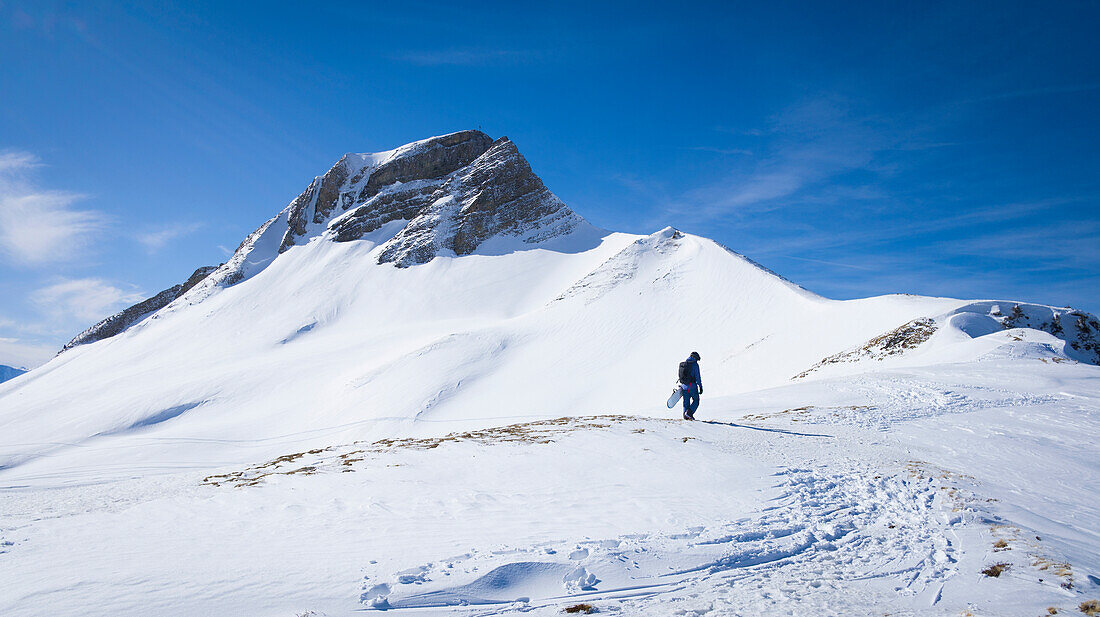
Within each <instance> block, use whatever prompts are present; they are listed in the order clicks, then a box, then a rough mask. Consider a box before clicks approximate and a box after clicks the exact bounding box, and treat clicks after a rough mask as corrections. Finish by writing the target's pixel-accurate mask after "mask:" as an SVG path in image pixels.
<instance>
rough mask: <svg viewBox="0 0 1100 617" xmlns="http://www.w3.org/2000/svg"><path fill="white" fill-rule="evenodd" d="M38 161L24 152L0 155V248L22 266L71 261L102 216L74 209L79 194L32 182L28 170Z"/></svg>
mask: <svg viewBox="0 0 1100 617" xmlns="http://www.w3.org/2000/svg"><path fill="white" fill-rule="evenodd" d="M38 165H39V161H38V159H37V157H35V156H34V155H32V154H30V153H27V152H19V151H7V152H3V153H0V251H2V252H4V253H5V254H7V256H8V257H9V258H10V259H11V261H12V262H15V263H21V264H25V265H39V264H46V263H56V262H64V261H71V260H73V259H75V258H76V257H79V256H80V255H82V254H84V252H85V251H86V250H87V249H88V247H89V245H90V244H91V242H92V239H93V237H94V235H95V234H96V233H98V232H100V231H102V230H103V228H104V227H105V225H106V221H107V217H106V216H105V215H103V214H102V213H100V212H97V211H95V210H81V209H77V208H74V207H73V205H74V204H75V203H76V202H78V201H80V200H81V199H82V198H83V196H82V195H79V194H77V193H70V192H66V191H57V190H49V189H43V188H40V187H38V186H35V185H34V184H33V183H32V182H31V181H30V180H29V178H28V174H29V172H30V170H31V169H33V168H34V167H36V166H38Z"/></svg>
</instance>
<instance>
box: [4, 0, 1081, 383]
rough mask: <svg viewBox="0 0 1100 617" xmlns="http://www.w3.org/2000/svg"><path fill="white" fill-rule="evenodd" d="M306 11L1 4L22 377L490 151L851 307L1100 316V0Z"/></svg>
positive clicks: (629, 218) (7, 200)
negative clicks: (400, 161)
mask: <svg viewBox="0 0 1100 617" xmlns="http://www.w3.org/2000/svg"><path fill="white" fill-rule="evenodd" d="M310 4H311V5H314V4H315V6H306V3H281V2H179V3H174V2H140V3H132V4H131V3H106V2H96V3H91V2H89V3H79V2H50V1H35V2H11V1H10V0H0V364H3V363H8V364H28V365H30V364H35V363H37V362H40V361H42V360H44V359H46V358H48V357H49V356H50V355H52V353H53V351H54V350H56V349H57V347H59V346H60V345H61V344H62V343H64V342H65V341H67V340H68V339H69V338H71V337H72V336H73V335H74V334H76V333H77V332H78V331H80V330H81V329H83V328H84V327H86V326H88V325H90V324H91V323H94V322H95V321H96V320H98V319H99V318H101V317H104V316H106V315H108V314H110V313H112V312H113V311H114V310H117V309H118V308H120V307H122V306H125V305H127V304H129V303H132V302H133V301H135V300H137V299H140V298H143V297H146V296H148V295H151V294H153V293H156V292H157V291H159V290H161V289H163V288H166V287H169V286H171V285H172V284H175V283H177V282H180V281H182V280H183V279H184V278H186V277H187V275H189V274H190V273H191V271H192V270H193V269H194V268H196V267H198V266H201V265H207V264H216V263H219V262H221V261H223V260H224V259H225V256H226V252H227V251H229V250H231V249H233V248H235V247H236V246H237V244H238V243H239V242H240V241H241V239H243V237H244V236H245V235H246V234H248V233H249V232H250V231H252V230H253V229H254V228H255V227H257V226H258V225H259V224H260V223H262V222H263V221H264V220H266V219H267V218H269V217H270V216H271V215H273V214H274V213H275V212H277V211H278V210H280V209H281V208H282V207H283V206H284V205H285V204H286V203H287V202H289V201H290V200H291V199H292V198H293V197H294V196H295V195H297V194H298V193H299V192H300V191H301V190H302V189H303V188H304V187H305V186H306V185H307V184H308V183H309V181H310V179H311V178H312V177H313V176H314V175H317V174H320V173H323V172H324V171H325V170H326V169H327V168H328V167H329V166H331V165H332V163H334V162H335V161H336V160H337V159H338V158H339V157H340V156H341V155H342V154H343V153H344V152H348V151H356V152H368V151H379V150H388V149H391V148H393V147H395V146H398V145H400V144H403V143H406V142H409V141H413V140H416V139H420V138H423V137H427V136H430V135H437V134H441V133H447V132H451V131H455V130H461V129H465V128H477V127H481V128H482V129H483V130H484V131H486V132H487V133H489V134H490V135H492V136H494V137H496V136H500V135H508V136H509V137H510V138H512V140H513V141H515V142H516V143H517V145H518V146H519V147H520V150H521V151H522V152H523V153H524V154H525V155H526V156H527V158H528V160H529V161H530V162H531V164H532V166H533V167H534V169H535V171H536V172H537V173H538V174H539V175H540V176H541V177H542V178H543V179H544V181H545V182H546V183H547V185H548V186H549V187H550V188H551V189H552V190H553V191H554V192H555V193H557V194H558V196H560V197H561V198H562V199H564V200H565V202H566V203H568V204H569V205H570V206H572V207H573V208H574V209H575V210H577V211H578V212H579V213H580V214H582V215H583V216H585V217H586V218H588V219H589V220H591V221H592V222H594V223H596V224H598V225H600V226H602V227H605V228H609V229H615V230H620V231H629V232H635V233H650V232H652V231H655V230H657V229H660V228H662V227H664V226H666V225H673V226H675V227H678V228H680V229H682V230H684V231H688V232H691V233H697V234H700V235H704V236H708V237H712V238H714V239H717V240H719V241H721V242H723V243H724V244H726V245H728V246H730V247H731V248H733V249H735V250H737V251H740V252H742V253H744V254H746V255H748V256H749V257H751V258H753V259H755V260H757V261H759V262H761V263H763V264H764V265H766V266H768V267H769V268H771V269H773V270H775V271H777V272H779V273H780V274H782V275H784V276H786V277H787V278H790V279H792V280H794V281H795V282H797V283H799V284H801V285H803V286H805V287H807V288H809V289H811V290H813V291H816V292H818V293H821V294H823V295H826V296H829V297H834V298H853V297H861V296H868V295H877V294H883V293H894V292H909V293H919V294H928V295H947V296H957V297H973V298H999V299H1018V300H1028V301H1037V302H1042V303H1046V304H1055V305H1073V306H1076V307H1079V308H1083V309H1085V310H1088V311H1091V312H1094V313H1095V312H1100V241H1098V238H1100V207H1098V206H1100V154H1098V149H1097V145H1096V144H1097V143H1098V141H1100V139H1098V138H1100V120H1098V119H1097V113H1096V110H1097V109H1100V48H1098V43H1097V42H1096V40H1097V39H1096V37H1095V32H1096V28H1097V25H1098V24H1100V5H1097V4H1096V3H1074V2H1064V3H1030V4H1020V3H1014V2H989V3H982V2H963V3H960V2H950V3H932V2H927V3H925V2H916V3H881V2H867V3H854V2H853V3H839V4H831V3H818V2H805V3H800V2H791V3H754V4H744V5H738V4H731V3H714V4H706V3H703V4H678V3H671V4H670V3H662V4H645V3H636V2H631V3H623V4H617V5H616V4H600V3H592V2H585V3H575V4H574V3H544V4H545V6H542V7H534V8H533V7H529V6H522V5H524V4H527V3H514V2H511V3H501V4H498V5H495V6H488V5H487V6H486V7H485V8H481V9H478V10H469V9H463V8H459V7H457V6H455V3H439V4H436V3H418V2H401V3H393V2H387V3H347V4H339V3H310ZM764 4H766V5H767V6H763V5H764ZM701 301H705V299H701Z"/></svg>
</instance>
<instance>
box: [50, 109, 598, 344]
mask: <svg viewBox="0 0 1100 617" xmlns="http://www.w3.org/2000/svg"><path fill="white" fill-rule="evenodd" d="M395 222H401V223H403V225H401V226H400V228H399V229H398V231H397V232H396V234H395V235H393V236H392V237H388V238H385V239H384V243H383V244H382V246H381V250H380V251H378V252H377V259H378V263H380V264H393V265H395V266H397V267H399V268H404V267H410V266H415V265H418V264H423V263H427V262H429V261H431V260H432V259H434V258H435V257H437V256H440V255H450V256H463V255H470V254H472V253H475V252H476V251H477V250H478V249H479V248H480V247H482V246H483V245H485V243H486V242H487V241H489V240H490V239H494V238H499V239H501V240H503V241H504V243H505V244H506V245H510V246H513V247H517V248H519V247H523V246H531V247H534V246H537V245H539V244H540V243H543V242H546V241H550V240H554V239H557V238H563V237H565V236H570V235H571V234H578V235H580V234H586V235H588V236H592V237H593V238H594V237H596V236H597V235H600V234H601V232H600V230H598V229H596V228H595V227H592V226H591V225H589V224H588V222H586V221H585V220H584V219H583V218H581V217H580V216H578V215H577V214H576V213H574V212H573V211H572V210H570V209H569V208H568V207H567V206H566V205H565V204H564V203H563V202H562V201H561V200H560V199H558V198H557V197H556V196H555V195H554V194H553V193H551V192H550V190H549V189H547V188H546V186H545V185H544V184H543V183H542V180H541V179H539V177H538V176H537V175H535V173H534V172H533V171H532V170H531V166H530V165H529V164H528V163H527V160H526V159H525V158H524V157H523V155H522V154H520V152H519V150H518V149H517V148H516V146H515V144H514V143H512V142H511V140H509V139H508V138H507V137H501V138H499V139H496V140H494V139H492V138H491V137H489V136H488V135H486V134H485V133H482V132H481V131H460V132H458V133H451V134H449V135H442V136H439V137H432V138H430V139H425V140H422V141H417V142H413V143H411V144H407V145H405V146H402V147H400V148H397V149H396V150H391V151H389V152H381V153H377V154H353V153H349V154H345V155H344V156H343V157H342V158H341V159H340V160H339V161H337V163H336V164H335V165H333V166H332V168H331V169H329V170H328V171H327V172H325V174H324V175H322V176H318V177H316V178H314V179H313V181H312V182H311V183H310V184H309V186H308V187H306V189H305V190H304V191H302V193H301V194H300V195H298V196H297V197H295V198H294V200H293V201H291V202H290V204H289V205H288V206H287V207H286V208H285V209H284V210H283V211H282V212H280V213H279V214H278V215H276V216H275V217H274V218H272V219H271V220H269V221H267V222H266V223H264V224H263V225H261V226H260V227H259V228H258V229H257V230H256V231H254V232H252V234H250V235H249V236H248V237H247V238H245V240H244V241H243V242H242V243H241V245H240V246H239V247H238V248H237V250H236V251H235V252H234V254H233V256H232V257H230V259H229V260H228V261H227V262H226V263H225V264H222V265H221V266H219V267H217V268H201V269H199V270H197V271H196V272H195V274H194V275H192V277H191V278H190V279H188V281H187V282H186V283H183V284H182V285H176V286H174V287H172V288H170V289H166V290H164V291H162V292H161V293H159V294H157V295H156V296H154V297H152V298H149V299H148V300H145V301H143V302H141V303H138V304H135V305H134V306H132V307H130V308H128V309H126V310H124V311H122V312H120V313H118V314H116V315H112V316H111V317H108V318H107V319H104V320H103V321H101V322H100V323H98V324H96V325H94V326H92V327H91V328H89V329H88V330H86V331H84V332H82V333H81V334H80V335H78V336H77V337H76V338H74V339H73V340H72V341H70V342H69V343H68V344H67V345H65V347H64V348H63V349H62V351H64V350H65V349H69V348H71V347H74V346H76V345H81V344H84V343H90V342H93V341H98V340H101V339H104V338H107V337H110V336H114V335H116V334H118V333H120V332H122V331H124V330H126V329H127V328H129V327H131V326H132V325H134V324H136V323H138V322H139V321H141V320H142V319H144V318H145V317H146V316H148V315H150V314H152V313H153V312H156V311H158V310H160V309H162V308H164V307H166V306H168V305H169V304H171V303H173V302H175V301H176V300H177V299H180V302H185V303H194V302H199V301H201V300H202V299H203V298H205V297H207V296H209V295H210V294H211V293H213V292H215V291H216V290H217V289H218V288H221V287H227V286H230V285H235V284H237V283H239V282H241V281H243V280H245V279H247V278H250V277H252V276H254V275H255V274H257V273H258V272H260V271H261V270H263V269H264V268H266V267H267V265H268V264H270V263H271V262H272V261H273V260H274V259H275V258H277V257H278V256H279V255H281V254H282V253H284V252H286V251H288V250H290V249H292V248H293V247H294V246H296V245H301V244H305V243H307V242H309V241H311V240H313V239H315V238H320V239H321V240H322V241H331V242H353V241H356V240H360V239H362V238H363V237H364V236H366V235H367V234H371V233H373V232H376V231H378V230H380V229H382V227H383V226H384V225H387V224H389V223H395ZM391 229H392V228H391ZM185 295H186V297H185V298H184V296H185Z"/></svg>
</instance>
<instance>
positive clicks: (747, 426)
mask: <svg viewBox="0 0 1100 617" xmlns="http://www.w3.org/2000/svg"><path fill="white" fill-rule="evenodd" d="M700 422H702V423H704V424H721V425H722V426H732V427H733V428H750V429H752V430H754V431H765V432H767V433H782V434H784V435H797V436H799V437H832V435H826V434H824V433H798V432H795V431H788V430H784V429H781V428H764V427H763V426H752V425H751V424H734V423H733V422H719V421H717V420H700Z"/></svg>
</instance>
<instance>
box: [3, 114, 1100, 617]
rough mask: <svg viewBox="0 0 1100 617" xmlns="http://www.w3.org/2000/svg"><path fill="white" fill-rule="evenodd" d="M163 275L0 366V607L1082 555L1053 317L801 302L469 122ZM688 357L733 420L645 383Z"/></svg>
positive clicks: (709, 590) (707, 604) (482, 600)
mask: <svg viewBox="0 0 1100 617" xmlns="http://www.w3.org/2000/svg"><path fill="white" fill-rule="evenodd" d="M173 289H175V288H173ZM169 296H170V297H169ZM166 302H168V303H167V304H164V305H162V308H159V309H157V310H155V311H154V312H152V313H151V314H146V313H145V312H141V315H140V316H138V318H137V320H136V321H131V320H117V319H116V320H114V321H112V320H110V319H108V320H105V322H104V323H114V324H125V326H126V327H124V328H122V329H121V330H120V331H119V332H118V333H117V334H115V333H114V332H113V331H110V332H107V331H103V332H100V331H89V332H86V333H84V334H82V337H84V338H83V339H81V341H80V342H74V343H76V344H73V345H72V346H70V347H69V348H67V349H66V350H65V351H64V353H62V354H60V355H59V356H58V357H56V358H55V359H53V360H52V361H51V362H49V363H47V364H46V365H44V366H42V367H40V368H38V369H35V370H34V371H32V372H31V373H29V374H27V375H26V376H23V377H21V378H20V379H18V380H15V381H13V382H9V383H5V384H2V385H0V580H5V581H14V582H13V583H12V584H9V585H5V586H3V589H2V590H0V610H4V609H7V612H10V613H13V614H21V615H22V614H27V615H32V614H50V615H58V614H62V615H64V614H104V615H107V614H111V615H117V614H156V615H170V614H179V615H194V614H226V615H292V614H295V613H301V612H302V611H304V610H317V611H321V612H323V613H325V614H332V615H344V614H352V613H358V612H359V611H361V610H371V609H392V610H416V611H422V610H423V611H429V612H430V611H443V612H447V611H450V610H462V611H475V612H476V610H482V609H453V608H448V607H452V606H454V605H459V606H469V607H483V610H486V611H505V612H509V611H519V610H536V611H541V612H544V613H547V614H549V613H553V612H556V611H558V610H559V609H560V608H561V606H562V605H563V603H565V602H574V601H579V600H580V599H591V600H592V601H593V602H596V603H598V604H599V605H600V606H601V607H602V609H603V610H609V611H613V610H622V611H625V612H626V613H628V614H635V613H638V614H650V613H652V614H667V613H668V612H670V611H682V612H681V613H679V614H702V613H705V612H707V611H710V610H713V611H715V612H717V613H718V614H766V613H781V612H789V611H794V612H796V613H799V614H803V613H808V612H809V613H812V612H813V611H818V612H823V611H824V612H826V613H827V612H828V611H836V612H841V611H842V610H846V611H852V610H857V609H859V608H861V607H862V608H867V607H870V606H876V607H887V609H888V610H892V611H917V612H921V611H929V612H931V613H932V614H957V613H958V612H959V611H962V610H971V611H976V610H977V611H979V612H980V611H981V610H988V611H989V612H990V614H1021V615H1022V614H1034V613H1035V611H1036V610H1038V609H1039V608H1044V606H1040V605H1041V604H1043V603H1048V602H1049V603H1050V605H1058V606H1062V607H1066V606H1070V604H1072V602H1073V601H1083V600H1084V599H1085V595H1087V594H1089V593H1093V590H1095V589H1096V586H1097V583H1098V579H1096V578H1095V577H1096V576H1098V574H1097V572H1098V569H1100V556H1098V554H1097V551H1096V549H1095V547H1096V546H1097V545H1098V543H1097V540H1098V538H1097V533H1096V531H1095V530H1096V529H1098V528H1100V525H1098V524H1097V523H1100V520H1098V518H1097V513H1096V509H1095V507H1094V506H1093V505H1092V503H1093V502H1094V501H1095V494H1096V490H1097V489H1098V488H1100V486H1098V474H1097V467H1096V460H1097V457H1096V454H1097V452H1096V448H1095V444H1094V443H1091V442H1090V441H1089V440H1088V438H1087V436H1089V435H1095V434H1096V429H1097V428H1098V427H1097V415H1096V412H1097V400H1098V397H1100V387H1098V385H1100V382H1098V381H1097V379H1098V378H1100V374H1098V372H1100V369H1098V368H1097V367H1096V366H1094V365H1095V364H1097V362H1100V343H1098V342H1097V341H1098V337H1100V323H1098V322H1097V320H1096V318H1095V317H1093V316H1091V315H1088V314H1085V313H1081V312H1078V311H1074V310H1073V309H1070V308H1056V307H1048V306H1041V305H1034V304H1023V303H1016V302H1003V301H989V300H982V301H973V300H959V299H950V298H927V297H919V296H911V295H890V296H881V297H875V298H866V299H860V300H849V301H836V300H830V299H827V298H823V297H820V296H818V295H815V294H813V293H811V292H809V291H807V290H805V289H803V288H801V287H799V286H797V285H796V284H794V283H792V282H790V281H787V280H785V279H783V278H781V277H779V276H778V275H776V274H774V273H772V272H770V271H768V270H766V269H764V268H762V267H760V266H759V265H758V264H756V263H754V262H752V261H751V260H749V259H747V258H745V257H743V256H741V255H739V254H737V253H734V252H732V251H730V250H729V249H727V248H725V247H723V246H721V245H719V244H717V243H715V242H713V241H711V240H708V239H706V238H701V237H697V236H692V235H687V234H683V233H681V232H678V231H676V230H674V229H671V228H668V229H664V230H661V231H658V232H656V233H653V234H651V235H648V236H637V235H630V234H622V233H612V232H606V231H603V230H599V229H597V228H596V227H594V226H592V225H590V224H588V223H587V222H585V221H584V219H582V218H581V217H580V216H579V215H577V214H575V213H574V212H572V211H571V210H569V209H568V207H566V206H565V205H564V204H563V203H561V201H560V200H558V199H557V198H556V197H554V196H553V194H552V193H550V192H549V190H548V189H546V187H544V186H543V185H542V183H541V181H539V180H538V178H537V176H534V174H533V172H532V171H531V170H530V168H529V166H527V164H526V161H525V160H523V158H522V156H521V155H519V153H518V150H516V149H515V146H514V145H513V144H512V143H511V142H510V141H508V140H507V139H506V138H501V139H499V140H492V139H490V138H488V137H487V136H484V135H483V134H480V133H478V132H476V131H465V132H462V133H455V134H452V135H446V136H441V137H437V138H431V139H429V140H424V141H421V142H415V143H414V144H410V145H408V146H404V147H402V148H398V149H396V150H394V151H391V152H387V153H381V154H372V155H365V154H364V155H350V154H349V155H347V156H345V157H344V158H343V159H341V161H340V162H339V163H337V165H336V166H334V167H333V168H332V169H331V170H329V172H328V173H326V174H325V175H324V176H320V177H318V178H317V179H315V180H314V181H313V182H312V183H311V184H310V186H309V187H308V188H307V189H306V191H304V192H303V193H302V195H300V196H299V197H298V198H296V199H295V200H294V201H292V202H291V204H290V205H289V206H287V208H286V209H284V210H283V211H282V212H281V213H280V214H278V215H276V216H275V217H273V218H272V219H271V220H269V221H268V222H266V223H265V224H264V225H262V226H261V227H260V228H259V229H257V230H256V232H254V233H253V234H251V235H250V236H249V237H248V238H246V239H245V241H244V242H242V244H241V246H240V248H238V250H237V251H236V253H235V254H234V255H233V256H232V257H231V258H230V260H229V261H227V263H226V264H223V265H222V266H220V267H218V268H216V269H213V271H212V272H209V273H205V272H204V273H203V275H202V278H201V280H194V281H190V280H189V281H188V284H186V285H184V286H181V287H180V288H179V289H178V290H177V291H175V292H173V293H172V294H169V295H168V296H166ZM158 305H160V304H159V303H158ZM135 314H136V313H135ZM93 330H94V328H93ZM83 341H90V342H86V343H83V344H80V343H81V342H83ZM693 349H694V350H697V351H699V352H700V353H701V355H702V358H703V361H702V366H703V379H704V384H705V390H706V393H705V398H704V408H703V412H702V413H701V414H700V416H701V417H711V418H716V419H717V420H718V421H719V423H718V424H696V425H684V424H682V423H680V422H669V421H668V418H669V417H670V413H669V412H668V410H667V409H665V408H664V407H663V406H662V405H661V403H662V402H663V401H664V400H665V399H666V398H667V395H668V390H669V388H670V387H671V386H672V384H673V381H674V379H675V378H674V377H673V375H674V373H673V371H674V370H675V366H676V364H677V362H679V361H680V360H681V359H682V358H683V357H684V356H686V355H687V353H688V352H689V351H691V350H693ZM674 415H675V414H672V417H674ZM558 418H572V420H556V419H558ZM1058 474H1064V476H1065V478H1066V479H1065V480H1064V481H1057V482H1052V481H1051V478H1055V477H1061V476H1059V475H1058ZM990 500H995V501H990ZM1032 536H1038V537H1040V538H1043V540H1034V541H1032V540H1030V539H1029V538H1031V537H1032ZM994 537H996V539H1004V540H1005V542H1006V543H1007V545H1008V548H1005V547H1001V548H998V549H997V551H996V553H994V552H991V551H993V548H991V547H992V543H993V541H995V540H994ZM1013 551H1014V552H1013ZM103 555H119V556H125V558H122V557H119V558H114V557H111V558H107V559H106V560H104V558H103ZM994 559H1003V560H1005V561H1006V563H1010V569H1009V570H1008V573H1009V574H1006V575H1004V576H1003V578H1002V577H998V578H996V579H993V578H991V577H984V576H982V575H981V574H980V570H981V569H983V568H984V567H986V566H987V565H991V564H989V563H987V562H989V561H991V560H994ZM1044 560H1045V561H1044ZM1032 562H1034V563H1032ZM98 563H103V564H105V565H106V567H97V566H96V564H98ZM1036 564H1038V565H1036ZM1044 564H1045V565H1046V567H1045V569H1044V567H1043V566H1044ZM73 565H75V566H77V567H71V566H73ZM1058 572H1061V574H1058ZM1067 572H1072V576H1071V574H1067ZM1039 578H1043V579H1044V581H1043V582H1041V583H1040V582H1038V579H1039ZM1069 578H1072V581H1070V580H1069ZM1033 579H1034V580H1033ZM1066 582H1070V583H1071V586H1070V587H1069V588H1063V587H1062V583H1066ZM853 591H855V592H856V593H853ZM1083 594H1084V595H1083ZM1093 595H1096V594H1095V593H1093ZM520 598H526V600H525V601H521V600H520ZM693 611H694V613H692V612H693ZM975 614H978V613H975Z"/></svg>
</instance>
